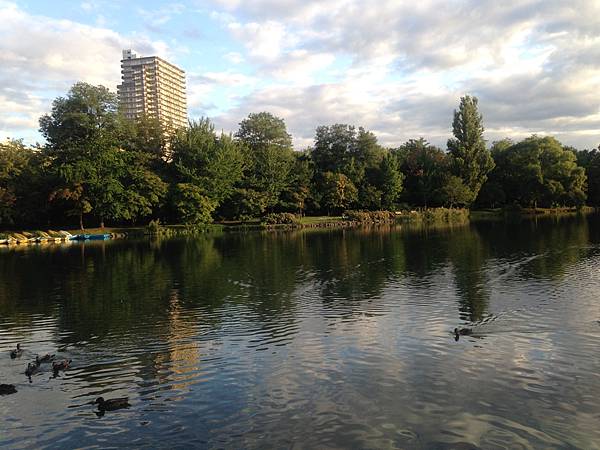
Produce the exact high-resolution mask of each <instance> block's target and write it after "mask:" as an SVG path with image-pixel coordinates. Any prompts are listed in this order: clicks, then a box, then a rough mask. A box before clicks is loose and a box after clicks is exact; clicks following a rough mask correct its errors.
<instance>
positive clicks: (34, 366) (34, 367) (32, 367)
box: [25, 362, 40, 381]
mask: <svg viewBox="0 0 600 450" xmlns="http://www.w3.org/2000/svg"><path fill="white" fill-rule="evenodd" d="M39 368H40V365H39V364H38V363H37V362H32V363H28V364H27V369H25V375H27V376H28V377H29V378H30V381H31V375H33V374H34V373H36V372H37V371H38V369H39Z"/></svg>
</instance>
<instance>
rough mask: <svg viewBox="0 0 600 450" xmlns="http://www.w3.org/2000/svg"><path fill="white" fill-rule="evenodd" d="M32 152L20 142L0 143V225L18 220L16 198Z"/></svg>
mask: <svg viewBox="0 0 600 450" xmlns="http://www.w3.org/2000/svg"><path fill="white" fill-rule="evenodd" d="M32 157H33V152H32V151H31V149H29V148H27V147H26V146H25V145H23V141H20V140H8V141H6V142H4V143H2V142H0V225H11V224H14V223H15V221H16V220H19V219H20V217H19V215H20V214H19V213H20V211H19V209H18V206H19V205H18V196H19V190H20V187H21V185H22V183H23V181H24V180H23V178H22V177H23V175H24V174H26V173H27V168H28V166H29V165H30V162H31V159H32Z"/></svg>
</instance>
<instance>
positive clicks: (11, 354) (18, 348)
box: [10, 344, 23, 359]
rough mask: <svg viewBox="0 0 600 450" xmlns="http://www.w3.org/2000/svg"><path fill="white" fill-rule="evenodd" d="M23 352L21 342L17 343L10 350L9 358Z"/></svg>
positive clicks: (13, 357)
mask: <svg viewBox="0 0 600 450" xmlns="http://www.w3.org/2000/svg"><path fill="white" fill-rule="evenodd" d="M22 354H23V349H22V348H21V344H17V348H15V349H14V350H11V351H10V357H11V359H15V358H17V357H19V356H21V355H22Z"/></svg>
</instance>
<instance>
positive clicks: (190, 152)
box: [171, 118, 245, 223]
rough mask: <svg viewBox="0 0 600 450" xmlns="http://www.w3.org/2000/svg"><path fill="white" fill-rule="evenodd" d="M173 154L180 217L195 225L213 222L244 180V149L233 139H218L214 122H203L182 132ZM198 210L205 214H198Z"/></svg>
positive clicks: (195, 122)
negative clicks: (220, 206) (199, 222)
mask: <svg viewBox="0 0 600 450" xmlns="http://www.w3.org/2000/svg"><path fill="white" fill-rule="evenodd" d="M171 151H172V158H173V161H172V163H171V166H172V169H173V171H174V175H173V177H174V180H175V190H176V192H175V197H176V199H177V200H176V205H177V209H178V211H179V213H180V217H181V218H182V219H183V220H184V221H186V222H191V223H198V221H201V222H204V221H210V220H211V219H212V216H211V215H212V213H213V211H214V210H215V209H216V208H217V207H218V206H219V205H220V204H222V203H223V202H224V201H225V200H227V199H229V198H230V197H231V196H232V194H233V193H234V191H235V185H236V183H237V182H238V181H240V180H241V179H242V175H243V171H244V167H245V159H244V154H243V152H242V149H241V147H240V145H239V144H238V143H237V142H236V141H234V140H233V139H232V138H231V136H229V135H226V134H223V133H221V135H217V134H216V133H215V127H214V125H213V124H212V123H211V122H210V120H209V119H206V118H201V119H200V120H198V121H192V122H190V125H189V127H188V128H186V129H181V130H179V131H178V133H177V135H176V137H175V139H174V140H173V144H172V148H171ZM194 208H199V209H201V210H202V212H201V213H199V214H195V213H194V212H193V210H194Z"/></svg>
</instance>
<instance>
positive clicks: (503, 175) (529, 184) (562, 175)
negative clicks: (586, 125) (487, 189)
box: [482, 136, 586, 207]
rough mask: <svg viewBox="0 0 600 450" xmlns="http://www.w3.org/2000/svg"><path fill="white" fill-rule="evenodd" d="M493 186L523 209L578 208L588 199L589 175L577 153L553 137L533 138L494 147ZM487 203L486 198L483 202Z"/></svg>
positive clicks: (506, 199) (498, 144) (491, 175)
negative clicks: (581, 164)
mask: <svg viewBox="0 0 600 450" xmlns="http://www.w3.org/2000/svg"><path fill="white" fill-rule="evenodd" d="M492 154H493V157H494V160H495V161H496V167H495V169H494V170H493V171H492V173H491V174H490V183H493V185H492V186H494V185H495V186H496V187H495V189H498V190H499V189H501V190H502V192H503V194H504V197H505V201H506V203H507V204H518V205H520V206H523V207H538V206H542V207H554V206H578V205H582V204H583V203H584V202H585V199H586V176H585V171H584V169H583V168H582V167H579V166H578V165H577V160H576V157H575V154H574V153H573V152H572V151H570V150H567V149H565V148H564V147H563V146H562V145H561V144H560V142H558V141H557V140H556V139H554V138H552V137H538V136H532V137H530V138H527V139H525V140H523V141H521V142H519V143H516V144H513V143H511V142H510V141H501V142H500V143H497V144H495V145H494V147H493V148H492ZM482 200H484V199H482Z"/></svg>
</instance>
